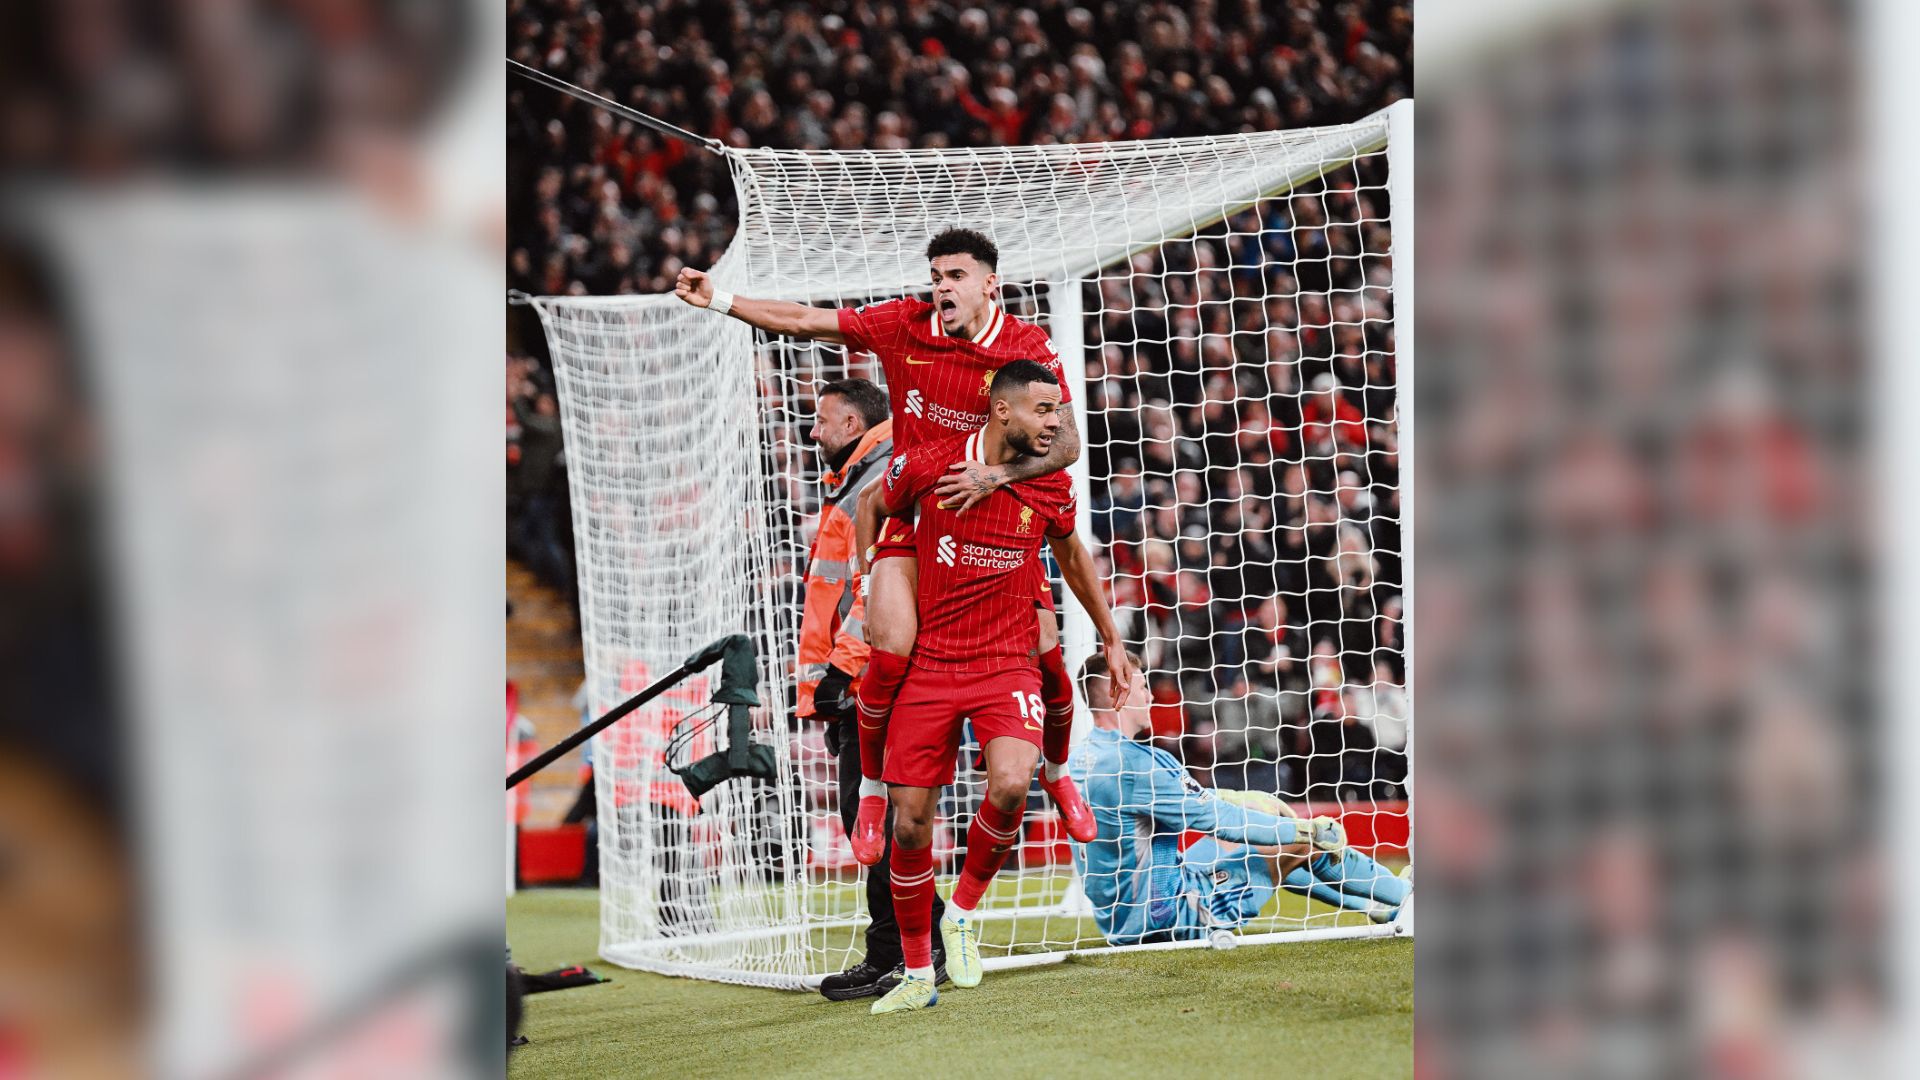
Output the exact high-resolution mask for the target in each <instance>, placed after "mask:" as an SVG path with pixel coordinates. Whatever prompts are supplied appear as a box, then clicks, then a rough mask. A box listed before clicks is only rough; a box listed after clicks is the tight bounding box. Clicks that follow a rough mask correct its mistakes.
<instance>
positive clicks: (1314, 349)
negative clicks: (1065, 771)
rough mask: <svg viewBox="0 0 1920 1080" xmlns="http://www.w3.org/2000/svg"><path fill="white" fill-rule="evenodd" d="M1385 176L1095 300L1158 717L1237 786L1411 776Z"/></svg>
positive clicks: (1093, 439) (1313, 197)
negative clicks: (1408, 771) (1406, 750)
mask: <svg viewBox="0 0 1920 1080" xmlns="http://www.w3.org/2000/svg"><path fill="white" fill-rule="evenodd" d="M1380 173H1381V163H1380V162H1379V161H1377V160H1372V159H1368V160H1363V161H1362V162H1361V163H1360V165H1359V166H1358V167H1357V168H1356V169H1355V170H1352V171H1351V175H1349V176H1345V177H1343V178H1340V179H1337V180H1329V181H1327V182H1326V183H1325V184H1324V186H1322V187H1320V188H1319V189H1317V190H1313V191H1299V192H1296V193H1295V194H1294V195H1293V196H1292V197H1291V198H1288V199H1276V200H1271V201H1269V202H1266V203H1263V204H1261V205H1259V206H1257V207H1255V208H1253V209H1251V210H1249V211H1246V212H1245V213H1243V214H1240V215H1236V216H1235V217H1234V218H1232V219H1230V220H1229V221H1227V222H1226V223H1225V224H1224V225H1223V226H1222V227H1220V228H1218V229H1215V230H1211V231H1210V232H1209V233H1207V234H1203V235H1202V236H1200V237H1198V238H1195V239H1192V240H1183V241H1176V242H1172V243H1168V244H1165V245H1162V246H1161V247H1160V248H1158V249H1157V250H1155V251H1150V252H1145V253H1142V254H1140V255H1137V256H1135V257H1134V259H1133V260H1132V262H1131V263H1130V264H1128V265H1124V266H1120V267H1117V268H1114V269H1112V270H1110V271H1109V272H1108V273H1107V274H1105V275H1104V276H1102V277H1101V278H1100V279H1098V281H1096V282H1095V283H1094V284H1093V285H1092V286H1090V287H1089V288H1088V290H1087V291H1088V294H1089V295H1087V296H1086V297H1084V298H1083V304H1084V306H1085V310H1086V311H1087V312H1088V313H1089V314H1088V316H1087V324H1086V327H1085V336H1086V341H1087V344H1088V355H1087V358H1086V361H1085V362H1086V380H1087V381H1086V385H1087V400H1086V402H1085V403H1084V405H1083V407H1082V410H1081V415H1082V416H1084V418H1085V419H1084V423H1085V426H1086V436H1087V454H1088V458H1089V461H1088V466H1089V471H1090V473H1091V475H1092V476H1094V477H1096V478H1100V479H1102V480H1104V483H1101V482H1096V483H1095V485H1094V487H1093V508H1094V514H1093V529H1094V533H1095V539H1096V540H1097V541H1098V542H1099V544H1100V548H1101V551H1100V554H1101V557H1102V558H1103V560H1105V562H1106V564H1107V565H1108V566H1109V567H1110V569H1111V579H1112V581H1113V583H1114V589H1115V601H1116V604H1117V605H1118V606H1119V607H1120V608H1121V609H1122V616H1123V621H1125V622H1126V624H1127V625H1126V630H1127V632H1128V635H1129V637H1130V638H1131V639H1132V640H1135V641H1137V642H1139V643H1140V644H1141V645H1142V646H1143V647H1144V649H1145V650H1146V652H1145V658H1146V660H1147V667H1148V670H1149V671H1150V672H1151V673H1152V675H1151V682H1152V687H1153V691H1154V696H1155V699H1156V701H1158V702H1160V703H1162V704H1161V706H1160V708H1159V716H1158V717H1157V722H1156V724H1155V731H1156V734H1157V735H1159V736H1161V737H1162V738H1163V739H1164V740H1165V741H1166V743H1167V745H1168V746H1169V748H1170V749H1171V748H1177V749H1178V751H1179V752H1180V754H1181V755H1182V756H1183V757H1184V759H1185V760H1186V762H1187V764H1188V766H1189V767H1190V768H1192V769H1193V770H1194V771H1196V772H1197V773H1199V774H1201V776H1202V778H1203V779H1205V780H1207V781H1209V782H1212V783H1215V784H1218V785H1222V786H1228V787H1242V786H1252V787H1261V788H1264V789H1266V790H1281V791H1285V792H1288V793H1290V794H1295V795H1311V796H1313V797H1315V798H1332V797H1336V796H1337V795H1344V796H1345V797H1348V798H1354V797H1362V796H1365V795H1372V796H1374V797H1379V798H1390V797H1395V796H1397V795H1400V794H1402V793H1403V786H1404V782H1405V776H1406V761H1405V757H1404V754H1403V750H1404V747H1405V743H1406V725H1405V719H1406V708H1405V694H1404V690H1403V687H1404V686H1405V674H1406V673H1405V651H1404V643H1403V638H1402V635H1403V619H1402V616H1403V612H1404V600H1403V598H1402V596H1401V566H1400V469H1399V453H1398V449H1399V447H1398V428H1397V423H1396V421H1397V413H1396V393H1395V391H1396V385H1397V375H1396V370H1395V362H1394V334H1393V319H1392V314H1393V313H1392V301H1391V294H1390V290H1389V285H1390V283H1391V276H1390V266H1389V264H1388V262H1387V260H1386V257H1385V256H1386V254H1387V252H1388V250H1389V244H1390V240H1391V238H1390V236H1389V235H1388V231H1387V226H1386V220H1387V213H1386V210H1387V207H1386V204H1385V197H1386V194H1385V191H1384V190H1383V189H1382V187H1381V186H1380V183H1381V181H1382V180H1383V179H1384V177H1383V176H1382V175H1380Z"/></svg>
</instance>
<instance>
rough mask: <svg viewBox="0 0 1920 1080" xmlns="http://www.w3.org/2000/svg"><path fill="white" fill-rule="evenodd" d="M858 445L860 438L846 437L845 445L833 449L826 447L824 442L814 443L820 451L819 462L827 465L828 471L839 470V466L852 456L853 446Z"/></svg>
mask: <svg viewBox="0 0 1920 1080" xmlns="http://www.w3.org/2000/svg"><path fill="white" fill-rule="evenodd" d="M858 445H860V440H858V439H848V440H847V441H846V444H845V445H843V446H841V447H839V448H837V449H834V450H829V449H827V445H826V444H825V443H817V444H815V449H817V450H819V451H820V462H821V464H823V465H825V466H826V467H827V471H828V472H839V471H840V467H841V466H843V465H845V464H846V463H847V459H848V458H850V457H852V456H853V448H854V447H856V446H858Z"/></svg>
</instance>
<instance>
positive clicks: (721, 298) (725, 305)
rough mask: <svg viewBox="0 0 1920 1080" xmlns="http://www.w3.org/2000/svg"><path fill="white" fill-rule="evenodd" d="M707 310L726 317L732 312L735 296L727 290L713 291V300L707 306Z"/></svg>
mask: <svg viewBox="0 0 1920 1080" xmlns="http://www.w3.org/2000/svg"><path fill="white" fill-rule="evenodd" d="M707 310H708V311H711V312H713V313H714V314H716V315H725V314H726V313H727V312H729V311H732V310H733V294H732V293H730V292H728V291H726V290H725V289H715V290H713V300H712V302H711V303H709V304H708V305H707Z"/></svg>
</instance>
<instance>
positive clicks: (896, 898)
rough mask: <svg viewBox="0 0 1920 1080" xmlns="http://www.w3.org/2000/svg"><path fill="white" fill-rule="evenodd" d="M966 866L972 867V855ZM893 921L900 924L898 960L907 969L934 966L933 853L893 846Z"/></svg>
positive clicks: (928, 848) (927, 850) (929, 849)
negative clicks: (904, 963) (905, 964)
mask: <svg viewBox="0 0 1920 1080" xmlns="http://www.w3.org/2000/svg"><path fill="white" fill-rule="evenodd" d="M967 864H968V865H969V866H971V865H972V864H973V856H972V854H968V856H967ZM889 884H891V885H892V887H893V917H894V918H895V919H896V920H897V921H898V922H899V924H900V956H901V959H903V960H905V961H906V962H907V966H908V967H910V968H930V967H932V966H933V888H934V886H933V849H932V848H931V847H923V848H907V847H901V846H900V845H899V844H895V845H893V876H892V878H891V880H890V882H889Z"/></svg>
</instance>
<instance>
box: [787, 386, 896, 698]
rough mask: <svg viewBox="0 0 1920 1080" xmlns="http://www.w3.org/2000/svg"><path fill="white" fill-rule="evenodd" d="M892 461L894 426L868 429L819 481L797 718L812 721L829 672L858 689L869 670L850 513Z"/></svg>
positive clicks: (888, 422)
mask: <svg viewBox="0 0 1920 1080" xmlns="http://www.w3.org/2000/svg"><path fill="white" fill-rule="evenodd" d="M892 455H893V421H892V420H885V421H882V422H881V423H880V424H878V425H876V426H874V427H872V428H869V429H867V433H866V434H865V435H863V436H861V438H860V442H859V443H858V444H857V445H855V446H854V448H853V453H852V454H851V455H849V456H848V458H847V463H846V464H845V465H843V466H841V467H840V469H839V471H837V472H830V473H828V474H826V475H825V476H823V477H821V478H820V486H821V489H822V490H821V499H820V520H819V522H818V527H817V528H816V529H815V530H814V534H813V547H812V548H810V549H808V551H807V593H806V597H807V598H806V601H805V603H806V606H805V609H804V611H803V613H802V614H801V617H800V654H799V657H798V658H797V663H798V668H797V674H798V676H799V687H800V692H799V697H798V699H797V700H798V708H797V710H796V711H797V712H798V713H799V715H800V716H802V717H809V716H812V715H813V691H814V688H815V687H816V686H819V685H820V679H821V677H822V676H824V675H825V674H826V673H827V668H828V666H832V667H836V668H839V669H840V670H841V671H844V672H846V673H847V674H849V675H851V676H853V681H852V683H851V684H850V686H851V688H853V689H857V688H858V687H859V686H860V673H861V672H862V671H864V670H865V669H866V666H867V642H866V639H865V638H864V637H863V636H862V635H861V624H862V621H863V620H864V619H865V618H866V603H865V601H863V600H861V599H860V587H859V586H860V583H859V581H858V580H856V578H855V575H854V572H853V513H854V508H855V507H856V506H858V505H859V502H860V493H861V492H862V491H865V490H866V488H867V485H868V484H871V483H873V482H874V481H875V480H877V479H879V478H880V475H881V474H882V473H884V472H885V471H886V468H887V459H888V458H889V457H891V456H892Z"/></svg>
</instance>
